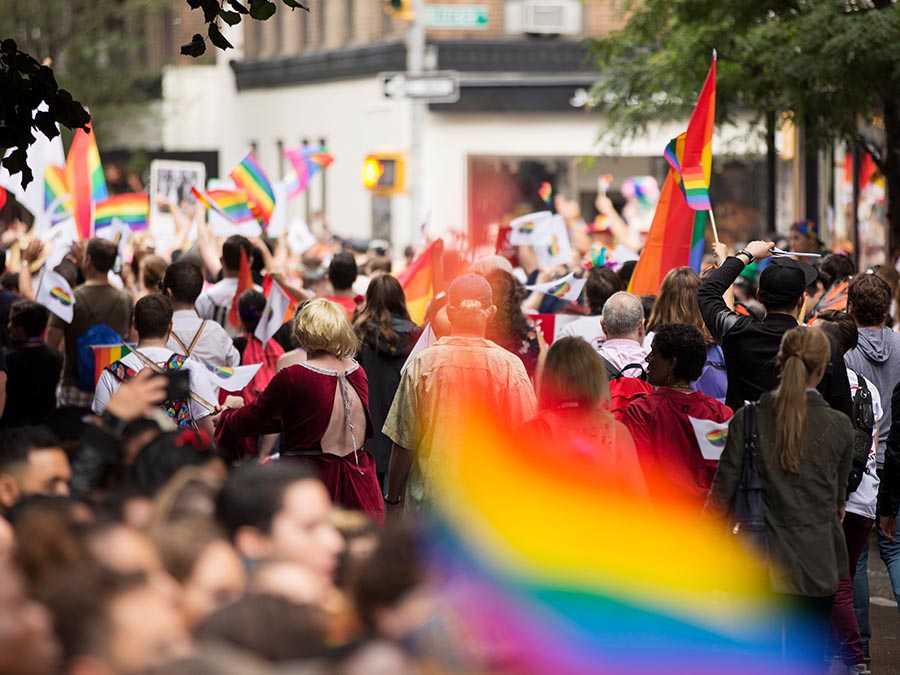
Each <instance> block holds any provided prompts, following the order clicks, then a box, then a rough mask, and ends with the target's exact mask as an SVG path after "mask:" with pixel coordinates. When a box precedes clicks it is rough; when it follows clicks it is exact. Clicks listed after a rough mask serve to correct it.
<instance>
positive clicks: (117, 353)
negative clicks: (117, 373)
mask: <svg viewBox="0 0 900 675" xmlns="http://www.w3.org/2000/svg"><path fill="white" fill-rule="evenodd" d="M91 350H92V351H93V352H94V384H96V383H97V382H99V381H100V376H101V375H102V374H103V371H104V370H106V369H107V368H109V366H111V365H112V364H114V363H115V362H116V361H118V360H119V359H121V358H124V357H126V356H128V355H129V354H130V353H131V347H129V346H128V345H126V344H118V345H92V346H91Z"/></svg>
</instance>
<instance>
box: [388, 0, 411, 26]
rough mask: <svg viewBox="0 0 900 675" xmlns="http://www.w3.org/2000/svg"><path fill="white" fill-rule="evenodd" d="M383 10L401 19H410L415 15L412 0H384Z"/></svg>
mask: <svg viewBox="0 0 900 675" xmlns="http://www.w3.org/2000/svg"><path fill="white" fill-rule="evenodd" d="M384 11H385V12H387V13H388V14H390V15H392V16H393V17H394V18H396V19H400V20H402V21H412V20H413V19H414V18H415V16H416V13H415V11H414V10H413V3H412V0H385V3H384Z"/></svg>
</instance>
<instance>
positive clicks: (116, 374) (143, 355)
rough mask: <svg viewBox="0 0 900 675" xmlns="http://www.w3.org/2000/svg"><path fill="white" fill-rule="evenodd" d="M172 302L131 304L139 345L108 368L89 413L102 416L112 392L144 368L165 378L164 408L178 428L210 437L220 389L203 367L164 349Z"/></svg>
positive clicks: (159, 298) (151, 298) (154, 299)
mask: <svg viewBox="0 0 900 675" xmlns="http://www.w3.org/2000/svg"><path fill="white" fill-rule="evenodd" d="M172 313H173V312H172V303H171V301H170V300H169V299H168V298H167V297H166V296H164V295H161V294H159V293H157V294H154V295H147V296H145V297H143V298H141V299H140V300H138V301H137V303H135V306H134V316H133V324H134V328H135V330H136V332H137V334H138V344H137V347H135V348H134V349H132V351H131V353H130V354H127V355H126V356H124V357H123V358H121V359H119V360H118V361H116V362H114V363H112V364H111V365H110V366H109V367H107V368H106V369H105V370H104V371H103V374H102V375H101V376H100V380H99V381H98V382H97V388H96V390H95V392H94V400H93V403H92V405H91V409H92V410H93V411H94V413H95V414H97V415H101V416H102V415H103V413H104V411H105V410H106V406H107V404H108V403H109V399H110V397H111V396H112V395H113V394H114V393H115V392H116V390H117V389H118V388H119V387H120V386H121V385H122V383H123V382H126V381H128V380H130V379H131V378H133V377H134V376H135V375H137V374H138V373H139V372H141V371H142V370H144V369H147V368H149V369H150V370H152V371H154V372H157V373H159V374H161V375H165V376H166V377H167V379H168V386H167V388H166V399H165V400H164V401H163V403H162V408H163V410H165V412H166V414H167V415H168V416H169V417H171V418H172V419H173V421H174V422H175V423H176V424H177V425H178V426H179V427H185V428H187V427H197V428H199V429H201V430H203V431H206V432H207V433H209V434H210V435H212V433H213V426H212V420H211V419H210V416H211V415H213V414H215V413H216V412H217V407H218V406H217V402H218V400H219V399H218V391H217V388H216V386H215V385H214V384H213V382H212V380H211V379H210V378H209V377H208V375H207V371H206V368H205V366H203V364H201V363H199V362H198V361H195V360H194V359H191V358H188V357H185V356H183V355H181V354H177V353H175V352H174V351H172V350H171V349H169V348H168V347H167V346H166V341H167V339H168V336H169V332H170V331H171V329H172Z"/></svg>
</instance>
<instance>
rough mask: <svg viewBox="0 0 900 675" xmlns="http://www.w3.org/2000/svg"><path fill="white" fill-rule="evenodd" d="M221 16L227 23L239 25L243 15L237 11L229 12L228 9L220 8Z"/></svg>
mask: <svg viewBox="0 0 900 675" xmlns="http://www.w3.org/2000/svg"><path fill="white" fill-rule="evenodd" d="M219 16H221V17H222V21H224V22H225V23H227V24H228V25H229V26H237V25H238V24H239V23H240V22H241V15H240V14H238V13H237V12H229V11H228V10H227V9H220V10H219Z"/></svg>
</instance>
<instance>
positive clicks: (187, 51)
mask: <svg viewBox="0 0 900 675" xmlns="http://www.w3.org/2000/svg"><path fill="white" fill-rule="evenodd" d="M181 53H182V54H183V55H184V56H191V57H193V58H195V59H196V58H197V57H198V56H203V54H205V53H206V40H204V39H203V36H202V35H200V33H194V37H192V38H191V41H190V42H189V43H188V44H186V45H181Z"/></svg>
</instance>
